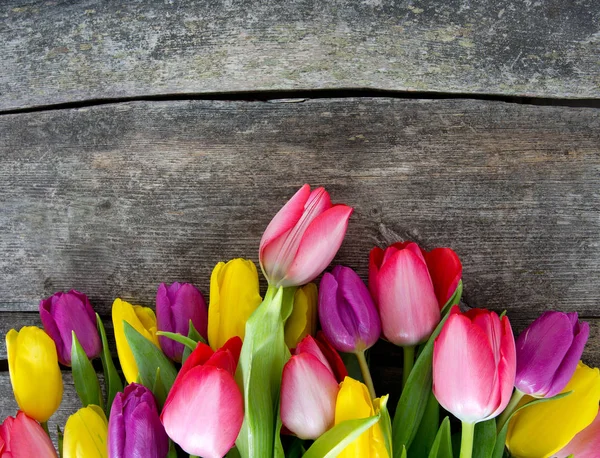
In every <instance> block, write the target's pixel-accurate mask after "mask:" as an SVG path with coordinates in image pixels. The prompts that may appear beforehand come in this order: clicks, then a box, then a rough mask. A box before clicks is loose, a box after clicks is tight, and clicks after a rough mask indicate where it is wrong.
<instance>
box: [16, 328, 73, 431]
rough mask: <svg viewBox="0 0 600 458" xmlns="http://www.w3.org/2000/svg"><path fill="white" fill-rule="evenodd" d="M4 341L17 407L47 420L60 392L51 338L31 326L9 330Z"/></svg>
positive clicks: (60, 399)
mask: <svg viewBox="0 0 600 458" xmlns="http://www.w3.org/2000/svg"><path fill="white" fill-rule="evenodd" d="M6 340H7V347H8V352H9V355H8V359H9V370H10V379H11V383H12V386H13V392H14V395H15V399H16V401H17V404H18V405H19V408H20V409H21V410H22V411H24V412H25V413H26V414H27V415H29V416H30V417H32V418H34V419H36V420H37V421H40V422H44V421H48V419H49V418H50V417H51V416H52V414H54V412H56V410H57V409H58V406H60V403H61V401H62V394H63V382H62V374H61V371H60V367H59V365H58V356H57V354H56V346H55V345H54V341H53V340H52V339H51V338H50V337H49V336H48V335H47V334H46V333H45V332H44V331H42V330H41V329H40V328H37V327H35V326H26V327H23V328H21V330H20V331H19V332H16V331H15V330H11V331H9V333H8V334H7V336H6Z"/></svg>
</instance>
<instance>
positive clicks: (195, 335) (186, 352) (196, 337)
mask: <svg viewBox="0 0 600 458" xmlns="http://www.w3.org/2000/svg"><path fill="white" fill-rule="evenodd" d="M187 336H188V339H192V340H193V341H194V342H202V343H203V344H206V343H207V342H206V340H204V337H202V335H201V334H200V333H199V332H198V331H197V330H196V328H195V327H194V323H192V320H190V323H189V329H188V335H187ZM194 348H195V347H194ZM192 351H193V349H192V350H190V349H189V348H188V347H185V348H184V349H183V356H182V358H181V362H182V363H185V360H186V359H188V357H189V356H190V355H191V354H192Z"/></svg>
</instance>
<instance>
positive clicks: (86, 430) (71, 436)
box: [62, 404, 108, 458]
mask: <svg viewBox="0 0 600 458" xmlns="http://www.w3.org/2000/svg"><path fill="white" fill-rule="evenodd" d="M107 436H108V423H107V421H106V417H105V416H104V412H102V409H101V408H100V407H98V406H95V405H92V404H90V405H89V406H87V407H84V408H82V409H79V410H78V411H77V412H75V413H74V414H73V415H71V416H70V417H69V419H68V420H67V424H66V425H65V435H64V438H63V455H62V456H63V458H106V457H108V447H107Z"/></svg>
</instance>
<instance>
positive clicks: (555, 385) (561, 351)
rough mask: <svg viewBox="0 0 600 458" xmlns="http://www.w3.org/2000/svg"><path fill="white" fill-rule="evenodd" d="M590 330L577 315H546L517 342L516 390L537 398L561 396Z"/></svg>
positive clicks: (550, 313)
mask: <svg viewBox="0 0 600 458" xmlns="http://www.w3.org/2000/svg"><path fill="white" fill-rule="evenodd" d="M589 333H590V328H589V325H588V324H587V323H584V322H580V321H578V319H577V313H562V312H546V313H544V314H543V315H542V316H540V317H539V318H538V319H537V320H535V321H534V322H533V323H532V324H531V325H530V326H529V327H528V328H527V329H526V330H525V331H524V332H523V333H521V335H520V336H519V337H518V338H517V341H516V346H517V376H516V379H515V386H516V387H517V389H518V390H519V391H521V392H522V393H525V394H528V395H529V396H535V397H549V398H550V397H552V396H555V395H556V394H558V393H560V392H561V391H562V390H563V388H564V387H565V385H566V384H567V383H568V382H569V380H570V379H571V377H572V376H573V372H575V368H576V367H577V363H578V362H579V359H580V358H581V355H582V353H583V348H584V347H585V343H586V342H587V339H588V336H589Z"/></svg>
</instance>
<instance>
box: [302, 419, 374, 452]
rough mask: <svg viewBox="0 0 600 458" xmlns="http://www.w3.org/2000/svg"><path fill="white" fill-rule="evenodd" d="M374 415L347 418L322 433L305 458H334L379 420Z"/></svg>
mask: <svg viewBox="0 0 600 458" xmlns="http://www.w3.org/2000/svg"><path fill="white" fill-rule="evenodd" d="M379 418H380V416H379V415H374V416H372V417H368V418H359V419H357V420H346V421H343V422H341V423H340V424H338V425H335V426H334V427H333V428H331V429H330V430H329V431H327V432H326V433H324V434H323V435H321V436H320V437H319V438H318V439H317V440H316V441H315V442H314V443H313V444H312V445H311V446H310V448H309V449H308V450H307V451H306V453H305V454H304V458H334V457H336V456H338V455H339V454H340V452H341V451H342V450H344V449H345V448H346V447H347V446H348V445H350V443H352V441H354V440H355V439H356V438H357V437H358V436H360V435H361V434H362V433H364V432H365V431H366V430H367V429H369V428H370V427H371V426H373V425H374V424H375V423H377V422H378V421H379Z"/></svg>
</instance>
